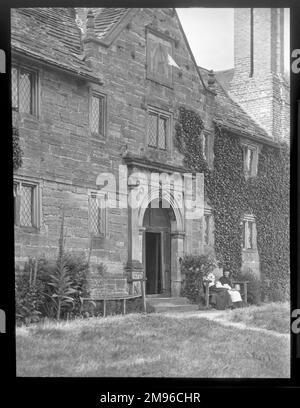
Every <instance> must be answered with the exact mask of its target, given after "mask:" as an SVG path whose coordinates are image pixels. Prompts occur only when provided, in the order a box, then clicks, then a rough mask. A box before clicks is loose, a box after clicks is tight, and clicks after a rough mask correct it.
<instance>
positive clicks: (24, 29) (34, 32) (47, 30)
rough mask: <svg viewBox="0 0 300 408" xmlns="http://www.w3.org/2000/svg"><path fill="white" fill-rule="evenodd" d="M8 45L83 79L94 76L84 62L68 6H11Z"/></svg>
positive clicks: (77, 29) (13, 49) (79, 39)
mask: <svg viewBox="0 0 300 408" xmlns="http://www.w3.org/2000/svg"><path fill="white" fill-rule="evenodd" d="M11 46H12V51H17V52H20V53H22V54H25V55H27V56H28V57H31V58H35V59H39V60H42V61H46V62H47V63H50V64H52V65H54V66H56V67H58V68H63V69H66V70H68V71H71V72H73V73H76V74H77V75H81V76H84V77H86V78H87V79H91V80H95V79H96V78H97V77H96V75H95V74H94V73H93V71H92V70H91V69H90V68H89V66H88V65H87V63H86V62H85V61H84V56H83V49H82V43H81V32H80V29H79V27H78V26H77V24H76V23H75V12H74V9H72V8H19V9H12V10H11Z"/></svg>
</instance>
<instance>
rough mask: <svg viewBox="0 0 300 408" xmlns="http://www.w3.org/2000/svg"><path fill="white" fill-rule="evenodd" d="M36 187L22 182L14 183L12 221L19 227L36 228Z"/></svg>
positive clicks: (37, 212)
mask: <svg viewBox="0 0 300 408" xmlns="http://www.w3.org/2000/svg"><path fill="white" fill-rule="evenodd" d="M37 188H38V186H37V185H36V184H32V183H27V182H23V181H19V182H15V183H14V220H15V225H18V226H20V227H34V228H37V227H38V224H39V219H38V214H39V211H38V192H37Z"/></svg>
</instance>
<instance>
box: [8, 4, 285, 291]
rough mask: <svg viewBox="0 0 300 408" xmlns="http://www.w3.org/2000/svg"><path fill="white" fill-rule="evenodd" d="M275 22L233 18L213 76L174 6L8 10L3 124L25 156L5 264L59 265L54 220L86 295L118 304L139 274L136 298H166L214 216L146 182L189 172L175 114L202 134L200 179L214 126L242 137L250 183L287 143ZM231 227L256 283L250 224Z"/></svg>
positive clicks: (269, 13) (276, 15) (208, 238)
mask: <svg viewBox="0 0 300 408" xmlns="http://www.w3.org/2000/svg"><path fill="white" fill-rule="evenodd" d="M281 13H282V11H281V9H241V10H240V9H237V10H236V24H235V68H234V70H228V71H223V72H218V73H216V78H214V75H213V74H212V73H211V72H209V71H207V70H205V69H204V68H201V67H198V66H197V64H196V61H195V59H194V56H193V54H192V51H191V49H190V47H189V44H188V41H187V39H186V36H185V34H184V31H183V29H182V26H181V24H180V21H179V18H178V16H177V13H176V11H175V10H174V9H125V8H124V9H97V8H93V9H80V8H79V9H74V8H65V9H64V8H39V9H33V8H27V9H14V10H12V14H11V29H12V35H11V38H12V108H13V124H14V126H15V127H17V128H18V129H19V134H20V139H21V146H22V149H23V152H24V157H23V165H22V167H21V168H20V169H18V170H17V171H16V172H15V175H14V197H15V257H16V263H17V264H19V265H22V264H24V262H25V261H26V260H27V259H28V257H33V256H34V257H37V256H40V255H42V254H45V255H46V256H49V257H55V256H56V255H57V249H58V238H59V232H60V225H61V219H62V214H64V219H65V227H66V247H67V249H68V250H71V251H76V252H82V251H83V252H85V254H86V255H87V256H89V257H90V265H91V276H90V284H91V291H92V296H95V297H96V296H97V294H99V292H101V291H102V290H103V288H104V289H105V291H106V292H113V293H115V294H124V293H126V292H127V291H128V285H127V278H128V277H131V276H135V275H138V276H139V275H142V274H143V272H145V275H146V277H147V285H146V291H147V293H148V294H159V293H165V294H167V295H171V296H177V295H178V294H179V293H180V287H181V281H182V276H181V273H180V258H181V257H182V256H183V255H184V254H185V253H195V254H199V253H209V252H213V251H214V237H213V217H212V214H211V209H210V207H209V203H208V202H207V200H206V199H205V200H204V208H203V211H204V212H203V214H202V216H201V217H200V218H197V219H191V217H189V216H188V211H186V209H185V208H184V206H181V205H180V202H179V200H180V198H178V197H179V196H180V191H177V190H176V187H174V190H172V192H171V194H166V195H164V194H163V193H161V188H160V184H158V185H157V184H153V179H152V178H151V177H152V175H153V173H155V174H158V177H159V176H160V175H164V176H165V175H169V176H172V175H174V173H175V174H176V175H177V177H178V179H179V185H180V183H181V182H182V180H183V176H184V174H185V173H186V172H187V170H186V169H185V168H184V166H183V157H182V155H181V154H180V153H179V152H178V150H177V148H176V147H175V145H174V127H175V123H176V120H177V119H178V115H179V109H180V107H185V108H186V109H191V110H193V111H195V112H197V113H198V114H199V115H200V117H201V119H202V121H203V123H204V129H203V132H202V134H201V135H199V143H203V148H204V152H205V157H206V160H207V161H208V165H209V167H210V168H212V167H213V160H214V153H213V147H214V134H215V126H216V125H218V126H219V127H221V128H224V129H229V130H230V131H231V132H232V133H233V134H235V135H236V136H237V137H239V138H241V139H242V141H243V145H244V148H245V155H244V160H245V171H246V172H247V176H250V177H251V176H255V172H256V169H257V160H258V155H259V150H260V148H261V146H262V145H263V144H269V145H272V146H276V143H277V142H278V140H279V139H280V138H281V137H287V134H288V131H285V130H284V129H288V125H287V121H288V87H287V84H286V82H285V79H284V77H283V75H281V74H282V70H283V64H282V59H281V55H282V53H283V49H282V27H283V19H282V18H281ZM249 16H250V17H249ZM266 21H268V24H265V23H266ZM261 30H262V31H261ZM249 33H250V34H249ZM253 33H254V34H253ZM251 35H252V37H251ZM253 35H254V38H255V41H254V42H253ZM259 36H263V37H262V40H261V41H262V42H261V43H260V41H258V39H257V38H258V37H259ZM251 38H252V40H251ZM256 46H257V47H258V49H257V50H256ZM261 53H265V55H266V58H267V63H266V64H263V65H261V59H260V55H261ZM249 55H250V56H251V55H252V57H249ZM249 58H250V60H249ZM251 58H252V59H251ZM285 112H286V113H285ZM279 113H280V115H279ZM137 172H138V173H139V175H140V179H143V180H144V184H143V183H140V182H141V180H140V179H139V180H137V179H136V176H135V175H136V174H137ZM105 178H106V181H105ZM105 182H106V183H107V182H108V184H107V186H106V187H105V188H103V186H104V185H105ZM115 183H116V186H117V189H116V191H117V193H116V195H115V196H114V186H115ZM139 183H140V185H139ZM175 184H176V183H175ZM147 186H148V187H149V186H150V188H149V189H147V188H146V192H145V187H147ZM134 189H136V194H137V195H138V194H140V198H139V199H138V203H139V204H138V205H137V206H135V207H134V208H133V207H132V206H127V205H126V204H125V203H126V202H127V198H128V195H130V193H131V192H132V191H133V190H134ZM177 193H179V195H178V194H177ZM114 197H115V198H116V201H115V202H116V205H107V203H108V201H111V200H112V198H114ZM153 203H156V204H157V205H153ZM163 204H165V205H163ZM153 207H157V208H153ZM164 207H168V208H164ZM243 221H244V224H243V225H244V229H245V231H244V243H243V246H244V250H243V262H244V266H250V267H251V269H253V270H254V271H256V272H257V273H259V256H258V252H257V248H256V228H255V214H245V217H244V220H243ZM100 263H102V264H104V265H105V266H106V269H107V274H106V279H105V284H104V286H103V281H101V279H100V278H99V274H98V272H97V265H99V264H100Z"/></svg>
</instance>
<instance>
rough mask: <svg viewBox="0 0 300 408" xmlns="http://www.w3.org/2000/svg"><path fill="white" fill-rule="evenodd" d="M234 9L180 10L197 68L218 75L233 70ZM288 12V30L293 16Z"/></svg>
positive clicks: (286, 40) (286, 10) (287, 54)
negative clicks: (212, 71)
mask: <svg viewBox="0 0 300 408" xmlns="http://www.w3.org/2000/svg"><path fill="white" fill-rule="evenodd" d="M233 10H234V9H233V8H179V9H177V13H178V15H179V18H180V21H181V24H182V27H183V30H184V32H185V34H186V36H187V39H188V41H189V44H190V47H191V49H192V51H193V54H194V57H195V59H196V61H197V64H198V65H199V66H201V67H204V68H207V69H213V70H215V71H218V70H222V69H228V68H233V66H234V62H233V61H234V60H233V45H234V44H233ZM288 11H289V10H288V9H285V26H286V27H289V13H288ZM288 33H289V30H288V29H287V30H286V35H285V66H286V69H288V65H289V35H288Z"/></svg>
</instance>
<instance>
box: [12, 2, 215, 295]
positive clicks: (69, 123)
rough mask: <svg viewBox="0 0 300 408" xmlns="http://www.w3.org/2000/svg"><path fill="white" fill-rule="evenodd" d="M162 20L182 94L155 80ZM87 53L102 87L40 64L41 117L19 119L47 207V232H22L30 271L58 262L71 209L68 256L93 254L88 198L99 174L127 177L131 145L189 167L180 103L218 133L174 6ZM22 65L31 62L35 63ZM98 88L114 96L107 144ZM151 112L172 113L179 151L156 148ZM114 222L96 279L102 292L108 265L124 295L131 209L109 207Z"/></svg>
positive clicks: (147, 14) (99, 249) (27, 174)
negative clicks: (94, 114)
mask: <svg viewBox="0 0 300 408" xmlns="http://www.w3.org/2000/svg"><path fill="white" fill-rule="evenodd" d="M154 20H156V21H157V22H158V27H157V29H158V30H161V31H165V30H167V31H168V32H169V34H168V35H170V36H171V37H172V38H174V39H175V40H176V47H175V48H174V55H173V57H174V60H175V61H176V62H177V63H178V65H179V66H180V68H181V69H180V71H179V70H177V68H173V77H174V86H173V89H170V88H168V87H165V86H162V85H159V84H157V83H155V82H153V81H150V80H148V79H146V31H145V26H146V25H148V24H151V23H153V21H154ZM85 47H86V52H87V55H88V59H89V60H90V62H91V64H92V67H93V68H94V69H95V71H97V72H101V77H102V78H103V82H104V84H103V86H100V85H95V84H88V83H87V82H85V81H83V80H79V79H76V78H74V77H72V76H70V75H69V74H67V73H62V72H59V71H56V70H54V69H52V68H50V67H45V65H41V64H39V63H36V65H35V66H34V67H33V68H36V69H37V71H38V78H39V109H38V111H39V112H38V116H37V117H35V116H32V115H27V114H25V115H24V114H18V113H16V112H14V123H15V125H16V126H17V127H18V128H19V130H20V138H21V145H22V149H23V151H24V160H23V166H22V168H21V169H19V170H18V171H17V172H16V177H18V176H19V177H22V178H24V179H28V180H35V181H37V182H38V183H39V189H40V208H41V225H40V229H39V230H33V229H31V230H26V229H24V228H19V227H16V229H15V249H16V263H17V264H19V265H21V266H22V265H23V264H24V262H25V261H26V260H27V257H29V256H40V255H42V254H45V255H46V256H48V257H55V256H56V255H57V250H58V238H59V232H60V223H61V216H62V211H63V209H64V213H65V227H66V249H67V250H72V251H77V252H79V251H80V252H82V251H83V252H84V253H85V254H86V256H88V253H89V248H90V243H91V240H90V234H89V223H88V195H89V192H90V190H95V188H96V177H97V175H98V174H99V173H101V172H112V173H113V174H114V175H115V176H116V178H118V166H119V165H120V164H122V163H123V162H122V156H121V153H122V151H124V148H125V149H127V150H128V152H130V153H132V154H135V155H139V156H141V157H144V156H145V157H147V158H149V159H151V160H153V161H157V162H163V163H169V164H173V165H179V164H182V157H181V155H180V154H179V153H178V152H177V151H176V149H175V147H174V143H173V142H174V140H173V137H174V125H175V121H176V118H177V116H178V109H179V107H180V106H182V105H184V106H185V107H188V108H190V109H193V110H195V111H197V112H198V113H199V114H200V115H201V117H202V119H203V121H204V123H205V128H206V129H207V131H208V132H212V129H213V127H212V117H213V108H214V106H213V104H214V102H213V96H212V95H211V94H209V93H208V94H207V91H206V90H205V89H204V87H203V85H202V83H201V80H200V78H199V76H198V73H197V71H196V67H195V65H194V63H193V60H192V58H191V55H190V53H189V51H188V49H187V47H186V44H185V40H184V38H183V35H182V32H181V31H180V29H179V25H178V21H177V17H176V15H174V14H173V12H170V10H169V9H142V10H141V11H139V12H138V13H137V14H136V15H135V17H134V18H133V20H132V21H131V23H130V26H129V27H125V28H124V29H123V31H122V32H121V33H120V34H119V36H118V38H117V39H116V40H115V41H114V42H113V43H112V45H111V46H110V47H104V46H102V45H100V44H97V43H86V44H85ZM20 63H23V64H26V59H23V60H22V59H21V60H20ZM30 64H31V65H32V63H30ZM179 72H180V73H179ZM92 90H94V91H97V92H101V93H102V94H104V95H105V96H106V101H107V108H106V112H107V117H106V134H105V136H104V137H98V138H97V137H94V136H93V135H92V134H91V132H90V129H89V104H90V97H91V91H92ZM148 105H151V106H155V107H157V108H160V109H163V110H166V111H168V112H169V113H170V114H171V117H172V120H171V140H172V143H171V145H172V148H171V150H170V151H168V152H158V151H153V150H149V149H148V147H147V144H146V128H147V125H146V124H147V106H148ZM126 146H127V147H126ZM107 220H108V227H107V236H106V237H103V238H99V239H94V240H93V241H92V245H93V249H92V253H91V258H90V260H91V265H92V267H91V270H92V272H91V282H93V284H92V286H93V288H94V289H95V290H96V292H97V293H99V292H101V291H102V290H103V286H101V282H100V280H99V278H98V271H97V265H99V264H100V263H104V264H105V265H106V267H107V275H108V277H107V280H106V281H107V282H106V288H105V290H106V291H113V292H125V291H126V282H125V281H126V280H125V275H124V265H125V263H126V260H127V251H128V249H127V243H128V217H127V209H109V210H108V214H107ZM196 234H197V235H198V231H196ZM110 279H111V280H110Z"/></svg>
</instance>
